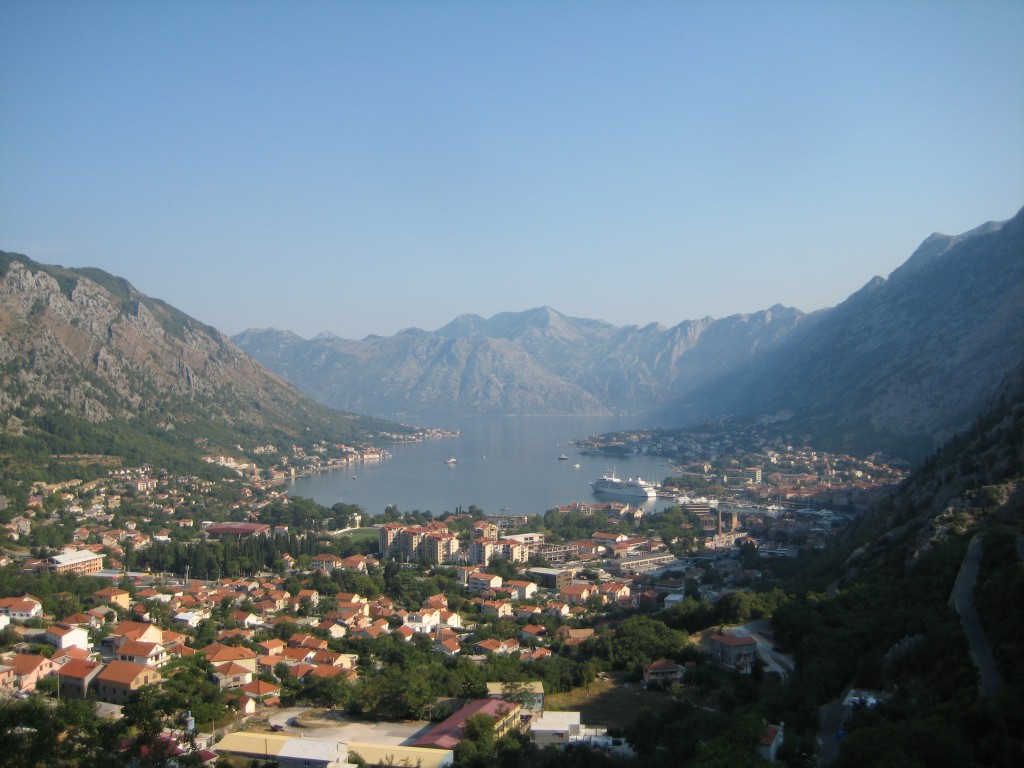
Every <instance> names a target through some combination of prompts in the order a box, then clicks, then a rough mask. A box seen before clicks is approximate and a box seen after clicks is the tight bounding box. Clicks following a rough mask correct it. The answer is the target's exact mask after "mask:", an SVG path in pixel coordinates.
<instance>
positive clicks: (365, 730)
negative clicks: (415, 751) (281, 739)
mask: <svg viewBox="0 0 1024 768" xmlns="http://www.w3.org/2000/svg"><path fill="white" fill-rule="evenodd" d="M321 715H322V716H321ZM299 720H301V721H302V722H303V723H304V725H299V724H298V723H299ZM267 721H268V725H269V726H272V727H273V726H278V727H279V728H280V732H281V733H292V734H296V735H298V734H302V735H303V736H306V737H307V738H316V739H329V740H336V741H344V742H347V743H352V742H354V741H355V742H370V743H373V744H386V745H390V746H401V745H408V744H410V743H412V742H413V741H415V740H416V739H417V738H418V737H419V735H420V734H421V733H423V732H424V731H426V730H427V729H428V728H429V727H430V726H431V723H430V722H428V721H426V720H404V721H396V722H368V721H365V720H356V719H352V718H349V717H347V716H346V715H343V714H340V713H336V712H324V711H323V710H312V709H310V708H309V707H287V708H284V709H280V710H277V711H275V712H273V713H271V714H270V715H269V716H268V717H267ZM275 730H277V728H275Z"/></svg>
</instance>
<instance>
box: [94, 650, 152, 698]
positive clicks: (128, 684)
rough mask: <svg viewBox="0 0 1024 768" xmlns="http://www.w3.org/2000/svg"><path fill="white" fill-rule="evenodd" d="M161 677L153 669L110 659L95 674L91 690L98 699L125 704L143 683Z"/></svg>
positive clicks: (149, 682) (150, 682) (146, 683)
mask: <svg viewBox="0 0 1024 768" xmlns="http://www.w3.org/2000/svg"><path fill="white" fill-rule="evenodd" d="M161 679H162V678H161V677H160V673H159V672H157V671H156V670H155V669H150V668H149V667H144V666H143V665H141V664H134V663H132V662H130V661H119V660H118V661H112V662H110V663H109V664H107V665H106V666H105V667H104V668H103V670H102V671H101V672H100V673H99V674H98V675H97V676H96V678H95V680H94V682H93V686H92V687H93V690H94V691H95V692H96V696H97V697H98V698H99V700H100V701H105V702H107V703H108V704H125V703H126V702H127V701H128V700H129V699H130V698H131V697H132V696H133V695H134V694H135V692H136V691H138V690H139V689H140V688H142V686H144V685H153V684H154V683H158V682H160V680H161Z"/></svg>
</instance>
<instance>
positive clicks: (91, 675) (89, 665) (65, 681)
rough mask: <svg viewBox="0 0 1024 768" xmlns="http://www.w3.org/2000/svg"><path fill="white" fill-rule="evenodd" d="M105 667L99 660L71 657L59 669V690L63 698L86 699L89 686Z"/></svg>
mask: <svg viewBox="0 0 1024 768" xmlns="http://www.w3.org/2000/svg"><path fill="white" fill-rule="evenodd" d="M102 669H103V665H102V664H100V663H99V662H98V661H91V660H89V659H71V660H70V661H68V662H65V664H64V665H63V666H62V667H61V668H60V669H59V670H58V671H57V690H58V692H59V695H60V697H61V698H62V699H84V698H85V697H86V696H87V695H88V693H89V686H90V685H91V684H92V681H93V680H94V679H95V678H96V676H97V675H98V674H99V673H100V671H101V670H102Z"/></svg>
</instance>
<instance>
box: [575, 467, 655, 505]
mask: <svg viewBox="0 0 1024 768" xmlns="http://www.w3.org/2000/svg"><path fill="white" fill-rule="evenodd" d="M590 487H591V488H593V489H594V491H595V492H597V493H607V494H609V495H611V496H629V497H631V498H632V497H636V498H641V499H654V498H657V496H658V488H657V486H656V485H655V484H654V483H649V482H647V481H646V480H643V479H641V478H639V477H638V478H636V479H635V480H634V479H633V478H632V477H630V478H628V479H626V480H622V479H620V478H618V477H616V476H615V473H614V472H605V474H604V475H603V476H602V477H601V478H600V479H598V480H595V481H594V482H592V483H591V484H590Z"/></svg>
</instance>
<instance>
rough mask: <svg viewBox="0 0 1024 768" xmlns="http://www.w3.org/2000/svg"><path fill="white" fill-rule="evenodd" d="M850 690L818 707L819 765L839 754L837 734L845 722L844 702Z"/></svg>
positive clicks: (828, 761) (827, 762) (830, 760)
mask: <svg viewBox="0 0 1024 768" xmlns="http://www.w3.org/2000/svg"><path fill="white" fill-rule="evenodd" d="M849 692H850V689H849V688H847V689H846V690H845V691H843V692H842V693H841V694H839V698H837V699H832V701H830V702H829V703H828V704H826V705H825V706H823V707H820V708H819V709H818V765H828V764H829V763H831V762H832V761H833V760H835V759H836V758H837V757H838V756H839V739H838V738H836V734H837V733H838V732H839V726H840V725H841V724H842V722H843V711H844V709H845V708H844V707H843V702H844V701H845V700H846V695H847V694H848V693H849Z"/></svg>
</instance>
